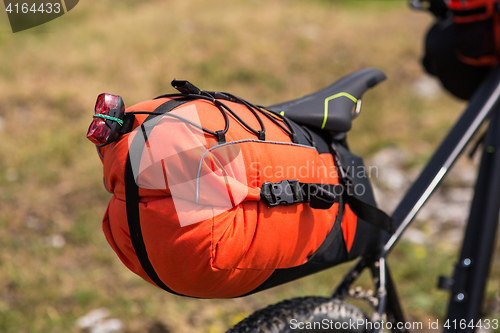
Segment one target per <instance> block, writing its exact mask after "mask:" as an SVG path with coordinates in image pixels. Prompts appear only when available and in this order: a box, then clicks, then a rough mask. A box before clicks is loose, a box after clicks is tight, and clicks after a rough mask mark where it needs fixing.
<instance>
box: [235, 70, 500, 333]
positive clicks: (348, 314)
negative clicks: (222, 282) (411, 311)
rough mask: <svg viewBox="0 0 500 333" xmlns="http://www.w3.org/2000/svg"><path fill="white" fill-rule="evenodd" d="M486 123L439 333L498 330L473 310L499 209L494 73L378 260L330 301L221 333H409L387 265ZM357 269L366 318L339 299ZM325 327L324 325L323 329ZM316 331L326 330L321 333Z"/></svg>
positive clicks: (275, 309)
mask: <svg viewBox="0 0 500 333" xmlns="http://www.w3.org/2000/svg"><path fill="white" fill-rule="evenodd" d="M325 89H329V87H327V88H325ZM324 91H325V90H322V91H320V92H323V93H324ZM322 102H323V100H320V99H318V94H312V95H309V96H306V97H305V98H304V99H297V100H293V101H289V102H285V103H282V104H279V108H277V109H281V108H284V107H285V108H286V107H294V106H296V105H297V104H300V105H301V106H302V107H304V106H306V105H307V107H309V108H312V110H316V111H318V108H317V105H318V103H320V104H321V103H322ZM315 107H316V108H315ZM270 108H271V109H273V107H270ZM309 112H311V111H309ZM314 112H315V111H312V113H314ZM318 112H323V111H322V110H321V111H318ZM358 113H359V109H358V108H357V109H356V112H355V113H354V115H355V116H357V114H358ZM488 119H489V124H488V129H487V131H486V132H485V133H484V135H483V136H482V137H481V139H480V140H481V141H483V142H484V149H483V153H482V157H481V162H480V166H479V173H478V176H477V182H476V185H475V189H474V198H473V201H472V205H471V208H470V213H469V218H468V222H467V226H466V229H465V233H464V238H463V244H462V248H461V250H460V256H459V260H458V263H457V264H456V266H455V269H454V274H453V277H441V278H440V279H439V287H440V288H441V289H445V290H448V291H450V293H451V296H450V299H449V303H448V310H447V315H446V320H445V321H444V323H445V326H444V327H443V328H444V330H443V331H444V332H474V331H476V329H477V328H480V327H481V328H484V329H497V328H498V327H499V325H500V324H499V323H498V320H497V319H493V320H489V319H488V322H486V320H485V321H483V322H481V321H480V309H481V304H482V301H483V295H484V292H485V285H486V281H487V278H488V272H489V269H490V266H491V262H492V254H493V251H494V246H495V239H496V233H497V228H498V219H499V207H500V172H498V170H500V150H499V148H498V147H497V146H498V145H499V143H500V66H499V67H497V68H496V69H494V70H493V71H492V72H491V73H490V75H489V76H488V77H487V78H486V79H485V80H484V82H483V83H482V84H481V86H480V87H479V88H478V90H477V91H476V93H475V94H474V96H473V97H472V99H471V100H470V102H469V104H468V106H467V107H466V109H465V110H464V112H463V114H462V115H461V117H460V118H459V120H458V121H457V122H456V124H455V125H454V126H453V127H452V129H451V130H450V131H449V133H448V135H447V136H446V137H445V139H444V140H443V141H442V143H441V144H440V146H439V147H438V149H437V150H436V151H435V153H434V155H433V156H432V157H431V159H430V160H429V162H428V164H427V165H426V166H425V167H424V169H423V171H422V172H421V173H420V175H419V177H418V178H417V179H416V181H415V182H414V183H413V184H412V186H411V187H410V188H409V190H408V191H407V192H406V194H405V195H404V196H403V198H402V200H401V201H400V203H399V205H398V206H397V208H396V209H395V210H394V212H393V213H392V217H393V218H394V220H395V221H396V225H397V230H396V232H395V233H394V234H393V235H392V236H390V237H389V238H388V239H387V241H386V242H385V244H384V246H383V248H382V250H381V251H380V253H378V254H377V255H375V256H372V257H362V258H361V259H359V260H358V262H357V263H356V264H355V265H354V266H353V267H352V268H351V270H350V271H349V272H348V273H347V275H346V276H345V277H344V278H343V280H342V281H341V282H340V284H339V285H338V286H337V288H336V289H335V291H334V292H333V294H332V296H331V297H330V298H324V297H305V298H296V299H291V300H286V301H283V302H280V303H278V304H275V305H271V306H269V307H267V308H265V309H261V310H258V311H257V312H255V313H254V314H252V315H251V316H249V317H248V318H247V319H245V320H243V321H242V322H240V323H239V324H238V325H236V326H235V327H233V328H232V329H230V330H229V331H228V332H303V331H307V332H317V331H318V332H319V331H322V332H323V331H334V332H373V333H378V332H381V331H383V330H384V329H385V330H390V331H392V332H401V333H403V332H410V328H409V325H406V323H407V321H406V320H405V316H404V314H403V310H402V308H401V305H400V301H399V297H398V294H397V292H396V288H395V283H394V281H393V279H392V276H391V273H390V270H389V267H388V264H387V262H386V258H387V256H388V255H389V253H390V252H391V251H392V250H393V249H394V246H395V245H396V244H397V243H398V241H399V240H400V239H401V236H402V235H403V233H404V231H405V230H406V229H407V228H408V226H409V225H410V224H411V222H412V221H413V218H414V217H415V215H416V214H417V213H418V212H419V210H420V209H421V208H422V206H423V205H424V203H425V202H426V201H427V199H428V198H429V196H430V195H431V194H432V193H433V191H434V190H435V189H436V187H437V186H438V185H439V183H440V182H441V180H442V179H443V177H444V176H445V175H446V173H447V172H448V171H449V170H450V168H451V167H452V166H453V164H454V162H455V161H456V160H457V158H458V157H459V156H460V155H461V153H462V152H463V151H464V149H465V147H466V146H467V145H468V144H469V143H471V142H472V141H473V137H474V136H475V135H476V133H478V132H479V130H480V128H481V126H482V125H483V124H484V123H486V122H487V120H488ZM476 148H477V147H476ZM495 171H497V172H495ZM364 270H369V271H370V272H371V274H372V280H373V284H374V289H375V291H374V292H373V294H370V293H363V292H359V291H355V292H354V296H357V297H358V298H362V299H364V300H366V301H368V303H369V305H370V307H371V308H372V309H373V313H372V315H371V317H370V318H368V317H367V316H366V315H365V314H364V313H363V312H362V311H361V310H360V309H359V308H358V307H356V306H354V305H351V304H348V303H345V302H344V300H345V299H346V298H349V297H352V296H353V292H352V291H350V290H351V286H352V285H353V283H354V282H355V281H356V279H357V278H358V276H359V275H360V274H361V272H363V271H364ZM325 320H326V323H328V325H324V323H325ZM318 323H319V324H318ZM352 323H362V325H353V324H352ZM384 324H385V325H384ZM325 326H327V327H325ZM308 328H312V329H311V330H308ZM323 328H326V330H322V329H323Z"/></svg>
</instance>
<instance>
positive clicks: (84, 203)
mask: <svg viewBox="0 0 500 333" xmlns="http://www.w3.org/2000/svg"><path fill="white" fill-rule="evenodd" d="M0 7H1V9H2V10H3V7H2V6H0ZM431 22H432V19H431V17H430V15H428V14H425V13H417V12H412V11H411V10H410V9H409V8H408V7H407V4H406V2H405V1H381V0H365V1H361V0H360V1H347V0H346V1H327V0H272V1H262V0H241V1H230V0H213V1H202V0H190V1H154V0H151V1H133V0H122V1H109V0H100V1H81V2H80V3H79V5H78V6H77V7H76V8H75V9H73V10H72V11H71V12H70V13H68V14H66V15H64V16H63V17H61V18H59V19H56V20H55V21H52V22H49V23H47V24H44V25H42V26H39V27H36V28H33V29H30V30H27V31H24V32H20V33H16V34H12V32H11V31H10V27H9V24H8V20H7V16H6V14H5V12H3V11H2V12H1V13H0V50H1V51H0V332H5V333H11V332H12V333H18V332H79V330H80V329H79V328H78V326H77V321H78V319H79V318H81V317H82V316H84V315H86V314H87V313H89V312H90V311H91V310H94V309H98V308H106V309H108V310H109V312H110V316H111V317H113V318H117V319H119V320H120V321H121V322H122V323H123V325H124V332H149V333H162V332H168V331H170V332H220V331H224V330H225V329H227V328H228V327H229V326H230V325H232V324H234V323H236V322H237V321H239V320H241V319H243V318H244V317H245V316H247V315H248V314H250V313H251V312H252V311H254V310H256V309H258V308H260V307H263V306H266V305H268V304H270V303H273V302H277V301H279V300H282V299H285V298H290V297H296V296H301V295H328V294H329V293H330V292H331V290H332V288H333V287H334V286H335V283H336V282H337V281H338V280H339V278H340V276H341V274H342V272H344V271H345V270H346V268H347V267H346V266H345V265H344V266H342V267H340V268H334V269H331V270H328V271H326V272H323V273H321V274H317V275H315V276H311V277H307V278H304V279H302V280H300V281H297V282H294V283H290V284H287V285H285V286H281V287H278V288H275V289H273V290H269V291H266V292H263V293H260V294H257V295H254V296H251V297H246V298H239V299H234V300H195V299H188V298H181V297H177V296H173V295H169V294H167V293H165V292H162V291H160V290H159V289H157V288H154V287H152V286H150V285H149V284H147V283H146V282H144V281H142V280H141V279H140V278H139V277H137V276H135V275H134V274H133V273H131V272H129V271H128V270H127V269H126V268H125V267H124V266H123V265H122V264H121V262H120V261H119V259H118V258H117V257H116V255H115V254H114V252H113V251H112V250H111V248H110V247H109V246H108V245H107V243H106V240H105V238H104V235H103V234H102V231H101V219H102V216H103V214H104V211H105V209H106V206H107V202H108V200H109V199H110V194H109V193H107V192H106V191H105V189H104V188H103V186H102V170H101V163H100V161H99V158H98V156H97V154H96V151H95V148H94V146H93V145H92V144H91V143H90V142H89V141H88V140H87V139H86V138H85V134H86V131H87V128H88V125H89V124H90V122H91V119H92V117H91V116H92V114H93V106H94V102H95V98H96V96H97V95H98V94H99V93H101V92H109V93H113V94H119V95H121V96H122V97H123V98H124V100H125V103H126V105H128V106H130V105H132V104H135V103H138V102H140V101H142V100H145V99H150V98H152V97H155V96H157V95H160V94H163V93H171V92H174V91H173V89H172V88H171V87H170V81H171V80H172V79H173V78H177V79H188V80H190V81H192V82H193V83H195V84H197V85H198V86H200V87H201V88H205V89H210V90H222V91H230V92H232V93H234V94H236V95H239V96H241V97H243V98H245V99H247V100H250V101H252V102H255V103H257V104H262V105H270V104H273V103H278V102H282V101H284V100H287V99H292V98H296V97H299V96H302V95H304V94H306V93H309V92H312V91H314V90H316V89H320V88H322V87H323V86H326V85H328V84H330V83H331V82H333V81H334V80H336V79H338V78H340V77H341V76H343V75H345V74H348V73H349V72H352V71H355V70H358V69H362V68H364V67H375V68H379V69H381V70H383V71H385V73H386V74H387V75H388V78H389V80H388V81H387V82H385V83H383V84H381V85H380V86H379V87H377V88H376V89H374V90H373V91H370V92H369V93H368V94H367V95H366V98H365V99H364V100H363V102H364V103H363V112H362V115H361V116H360V117H359V118H358V119H357V120H356V121H355V125H354V129H353V130H352V131H351V133H350V135H349V138H350V140H349V141H350V144H351V148H352V149H353V150H354V151H355V152H356V153H358V154H361V155H363V156H365V157H370V156H372V155H373V154H374V153H376V152H377V151H378V150H380V149H381V148H383V147H387V146H394V147H397V148H399V149H402V150H406V151H409V152H411V155H412V161H413V162H412V163H413V164H415V165H421V164H422V163H423V162H424V161H425V160H426V159H427V158H428V157H429V155H430V153H431V152H432V149H433V148H435V147H436V145H437V143H438V142H439V140H440V139H441V138H442V137H443V136H444V134H445V132H446V129H447V128H449V127H450V125H451V124H452V123H453V121H454V120H455V119H456V118H457V117H458V116H459V114H460V111H461V109H462V108H463V105H464V104H463V103H461V102H459V101H457V100H455V99H453V98H451V97H450V96H449V95H448V94H446V93H444V92H438V93H437V95H433V96H432V97H429V96H428V97H425V96H422V95H421V94H417V93H416V92H415V84H416V82H418V81H419V80H422V78H424V79H425V76H424V74H423V70H422V69H421V66H420V59H421V57H422V54H423V50H422V44H423V37H424V35H425V31H426V30H427V29H428V27H429V25H430V23H431ZM381 167H383V166H381ZM379 200H383V199H380V198H379ZM400 245H401V246H399V248H398V250H397V251H396V252H395V253H394V256H392V257H391V263H392V266H393V270H394V275H395V276H396V279H397V280H398V282H399V290H400V293H401V295H402V296H403V300H404V301H403V305H404V306H405V309H406V312H407V314H408V316H409V317H410V320H418V321H422V322H427V321H428V320H429V319H434V318H440V317H441V316H442V315H443V314H444V311H445V308H446V304H447V301H446V296H447V294H446V293H444V292H441V291H437V290H436V288H435V284H436V279H437V278H436V276H437V275H439V274H451V271H452V264H453V262H454V261H455V260H456V258H455V255H454V254H453V252H452V250H453V249H449V248H444V247H440V246H439V244H435V245H432V246H428V247H426V248H422V246H420V247H419V246H417V245H412V244H410V243H406V242H403V243H401V244H400ZM495 270H496V271H495V273H494V280H495V282H494V283H493V284H492V286H490V287H489V289H488V302H490V303H491V302H493V301H494V299H495V297H496V293H497V292H498V284H499V283H498V280H499V278H498V276H499V275H500V274H499V273H498V265H497V266H496V268H495Z"/></svg>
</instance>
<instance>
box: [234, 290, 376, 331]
mask: <svg viewBox="0 0 500 333" xmlns="http://www.w3.org/2000/svg"><path fill="white" fill-rule="evenodd" d="M367 323H368V318H367V317H366V315H365V314H364V313H363V312H361V310H359V309H358V308H357V307H355V306H353V305H351V304H347V303H344V302H342V301H339V300H336V299H331V298H324V297H304V298H295V299H291V300H286V301H283V302H280V303H277V304H274V305H270V306H268V307H267V308H265V309H261V310H258V311H257V312H255V313H253V314H252V315H251V316H250V317H248V318H246V319H244V320H243V321H241V322H240V323H239V324H238V325H236V326H235V327H233V328H231V329H230V330H229V331H227V332H226V333H243V332H256V333H286V332H290V333H292V332H293V333H295V332H308V333H313V332H343V333H363V332H368V330H367V329H366V325H367Z"/></svg>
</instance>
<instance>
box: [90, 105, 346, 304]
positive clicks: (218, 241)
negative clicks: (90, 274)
mask: <svg viewBox="0 0 500 333" xmlns="http://www.w3.org/2000/svg"><path fill="white" fill-rule="evenodd" d="M167 100H168V99H165V98H162V99H158V100H153V101H146V102H143V103H140V104H137V105H135V106H132V107H130V108H128V109H127V112H131V111H153V110H154V109H155V108H156V107H158V106H159V105H161V104H163V103H164V102H166V101H167ZM224 103H225V104H227V105H228V106H229V107H230V108H231V109H232V110H233V111H234V112H235V113H236V114H238V116H240V117H241V118H242V119H243V121H245V122H246V123H247V124H249V125H250V126H251V127H252V128H254V129H258V130H260V125H259V123H258V121H257V119H256V118H255V116H254V115H253V114H252V113H251V112H250V111H249V110H248V109H247V108H246V107H244V106H242V105H240V104H236V103H231V102H227V101H224ZM172 113H173V114H176V115H180V116H182V117H184V118H186V119H189V120H190V121H194V122H196V121H199V122H200V124H201V125H202V126H203V127H205V128H207V129H210V130H212V131H217V130H220V129H223V128H224V125H225V123H224V118H223V116H222V114H221V113H220V111H219V110H218V109H217V108H216V107H215V106H214V105H213V104H212V103H211V102H208V101H204V100H197V101H193V102H188V103H186V104H184V105H182V106H180V107H178V108H176V109H174V110H173V111H172ZM146 117H147V116H146V115H144V116H142V115H140V116H139V115H138V116H136V122H135V124H134V127H135V128H136V130H139V129H140V126H139V125H140V124H143V125H144V126H146V125H145V124H144V123H143V122H144V121H145V119H146ZM195 118H196V119H195ZM198 118H199V119H198ZM261 119H262V121H263V123H264V126H265V133H266V141H258V140H257V138H256V136H255V135H254V134H253V133H252V132H250V131H249V130H248V129H246V128H245V127H243V126H242V125H241V124H240V123H239V122H238V121H237V120H236V119H235V118H234V117H232V116H231V115H230V116H229V131H228V133H227V135H226V142H227V144H225V145H218V144H217V142H216V140H215V139H214V138H213V137H212V136H210V135H207V134H204V133H202V132H201V131H200V130H198V129H197V128H195V127H193V126H191V125H189V124H186V123H185V122H182V121H179V120H177V119H174V118H169V117H162V119H161V120H159V121H158V122H157V124H156V126H155V127H154V128H153V130H152V131H151V133H150V135H149V137H148V141H147V142H146V147H145V148H144V151H143V152H142V155H140V156H138V157H136V159H137V160H138V161H140V163H139V162H138V163H137V165H138V167H137V170H138V172H137V174H138V176H137V181H138V183H139V196H140V204H139V211H140V219H141V228H142V234H143V238H144V243H145V244H146V249H147V252H148V256H149V258H150V261H151V263H152V265H153V267H154V269H155V271H156V272H157V274H158V276H159V277H160V278H161V279H162V281H163V282H164V283H165V284H166V285H167V286H168V287H169V288H171V289H172V290H174V291H175V292H178V293H180V294H184V295H188V296H194V297H201V298H228V297H235V296H240V295H243V294H245V293H248V292H250V291H252V290H253V289H255V288H257V287H258V286H259V285H261V284H262V283H263V282H264V281H265V280H266V279H267V278H269V276H270V275H271V274H272V273H273V271H274V270H275V269H277V268H289V267H294V266H299V265H302V264H304V263H305V262H307V260H308V258H309V257H310V256H311V255H312V254H313V253H314V252H315V251H316V250H317V249H318V248H319V246H320V245H321V243H322V242H323V240H324V239H325V237H326V236H327V235H328V233H329V232H330V229H331V228H332V225H333V223H334V221H335V217H336V216H337V212H338V204H334V205H333V206H332V207H331V208H330V209H328V210H318V209H311V208H310V207H309V205H308V204H295V205H291V206H277V207H273V208H269V207H267V206H266V205H265V203H264V202H263V201H261V200H260V187H261V186H262V184H263V183H264V182H267V181H271V182H278V181H281V180H284V179H299V181H301V182H311V183H328V184H337V183H338V179H337V174H336V169H335V165H334V162H333V158H332V156H331V155H330V154H318V152H317V151H316V150H315V149H314V148H311V147H306V146H301V145H296V144H291V141H290V138H289V136H288V135H287V134H286V133H285V132H284V131H283V130H282V129H280V128H279V127H277V126H276V125H275V124H273V123H272V122H271V121H270V120H269V119H267V118H266V117H264V116H261ZM195 120H196V121H195ZM136 135H142V133H141V132H137V131H133V132H131V133H129V134H125V135H123V136H122V137H121V138H120V140H119V141H118V142H116V143H113V144H110V145H108V146H105V147H102V148H100V153H101V154H102V156H103V165H104V179H105V186H106V188H107V189H108V190H109V191H110V192H112V193H113V197H112V199H111V201H110V203H109V205H108V209H107V212H106V214H105V216H104V220H103V230H104V233H105V235H106V239H107V241H108V242H109V244H110V245H111V246H112V248H113V249H114V251H115V252H116V253H117V254H118V256H119V258H120V259H121V260H122V262H123V263H124V264H125V265H126V266H127V267H128V268H129V269H130V270H132V271H133V272H135V273H136V274H138V275H140V276H141V277H142V278H144V279H145V280H147V281H149V282H150V283H152V281H151V280H150V279H149V277H148V276H147V274H146V273H145V272H144V270H143V269H142V267H141V264H140V262H139V260H138V259H137V257H136V255H135V251H134V248H133V246H132V243H131V241H130V233H129V230H128V222H127V213H126V202H125V185H124V169H125V163H126V159H127V154H128V153H129V144H130V142H132V141H133V140H134V139H135V136H136ZM138 139H140V138H138ZM244 140H249V141H244ZM172 175H173V176H172ZM342 229H343V233H344V237H345V239H346V244H347V246H348V249H350V247H351V246H352V241H353V239H354V234H355V231H356V216H354V214H353V213H352V212H351V211H350V209H346V214H345V217H344V219H343V222H342Z"/></svg>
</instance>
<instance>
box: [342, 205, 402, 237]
mask: <svg viewBox="0 0 500 333" xmlns="http://www.w3.org/2000/svg"><path fill="white" fill-rule="evenodd" d="M347 204H348V205H349V208H351V210H352V212H353V213H354V214H356V216H357V217H359V218H360V219H362V220H363V221H366V222H368V223H370V224H372V225H374V226H376V227H378V228H380V229H382V230H385V231H387V232H388V233H390V234H393V233H394V232H395V231H396V224H395V221H394V219H393V218H392V217H390V216H389V215H387V214H386V213H385V212H383V211H382V210H380V209H378V208H377V207H374V206H372V205H370V204H368V203H366V202H364V201H361V199H359V198H357V197H355V196H354V195H347Z"/></svg>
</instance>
